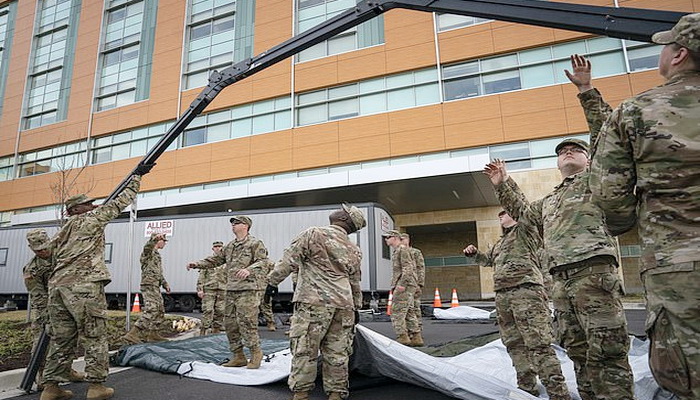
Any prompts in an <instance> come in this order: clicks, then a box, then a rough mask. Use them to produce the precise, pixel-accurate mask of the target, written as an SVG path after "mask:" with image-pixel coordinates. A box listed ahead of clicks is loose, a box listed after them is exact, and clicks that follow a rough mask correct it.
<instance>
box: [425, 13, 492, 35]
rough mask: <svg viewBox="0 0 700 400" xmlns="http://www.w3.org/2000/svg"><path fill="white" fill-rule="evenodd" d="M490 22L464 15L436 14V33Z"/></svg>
mask: <svg viewBox="0 0 700 400" xmlns="http://www.w3.org/2000/svg"><path fill="white" fill-rule="evenodd" d="M491 21H492V20H490V19H486V18H478V17H469V16H466V15H455V14H437V18H436V22H437V31H438V32H445V31H449V30H452V29H458V28H464V27H467V26H472V25H477V24H483V23H484V22H491Z"/></svg>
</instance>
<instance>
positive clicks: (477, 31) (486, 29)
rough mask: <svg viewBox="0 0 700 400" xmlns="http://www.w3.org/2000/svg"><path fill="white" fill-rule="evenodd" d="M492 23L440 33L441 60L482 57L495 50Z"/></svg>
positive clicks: (447, 61)
mask: <svg viewBox="0 0 700 400" xmlns="http://www.w3.org/2000/svg"><path fill="white" fill-rule="evenodd" d="M490 25H491V24H480V25H476V26H473V27H468V28H465V29H455V30H452V31H447V32H445V33H441V34H440V36H439V37H440V42H439V45H440V62H441V63H450V62H455V61H461V60H469V59H472V58H480V57H483V56H484V55H487V54H491V53H493V52H494V49H495V46H494V42H493V34H492V31H491V29H490Z"/></svg>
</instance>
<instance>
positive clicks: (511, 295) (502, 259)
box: [464, 211, 571, 400]
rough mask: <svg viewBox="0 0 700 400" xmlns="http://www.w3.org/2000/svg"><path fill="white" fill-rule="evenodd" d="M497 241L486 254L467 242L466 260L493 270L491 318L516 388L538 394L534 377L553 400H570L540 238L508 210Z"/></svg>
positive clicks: (531, 227)
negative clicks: (495, 320)
mask: <svg viewBox="0 0 700 400" xmlns="http://www.w3.org/2000/svg"><path fill="white" fill-rule="evenodd" d="M498 219H499V220H500V222H501V227H502V228H503V236H501V239H500V240H499V241H498V242H497V243H496V245H495V246H493V247H492V248H491V249H489V250H488V251H487V252H486V253H482V252H480V251H478V249H477V248H476V247H475V246H474V245H472V244H470V245H469V246H467V247H466V248H465V249H464V254H465V255H466V256H467V257H470V256H475V257H474V258H475V261H476V263H477V264H479V265H483V266H488V267H494V268H495V270H494V273H493V280H494V289H495V291H496V315H497V318H498V328H499V330H500V331H501V340H502V341H503V344H504V345H505V346H506V349H507V350H508V354H509V355H510V358H511V360H512V361H513V366H514V367H515V372H516V375H517V379H518V387H519V388H520V389H522V390H524V391H526V392H528V393H530V394H532V395H533V396H539V390H538V389H537V376H538V375H539V377H540V380H541V381H542V384H543V385H544V387H545V388H546V389H547V394H549V398H550V399H552V400H562V399H563V400H570V399H571V396H570V395H569V390H568V389H567V387H566V383H565V380H564V375H563V374H562V372H561V364H560V363H559V359H558V358H557V355H556V353H555V352H554V349H553V348H552V346H551V345H552V341H553V337H552V319H551V317H550V312H549V305H548V304H547V293H546V290H545V288H544V281H543V279H542V273H541V271H540V265H539V263H540V260H539V250H540V248H541V247H542V237H541V236H540V233H539V232H538V230H537V228H536V227H535V226H534V225H527V224H519V223H517V222H516V221H514V220H513V218H511V217H510V215H508V213H507V212H505V211H501V212H500V213H498Z"/></svg>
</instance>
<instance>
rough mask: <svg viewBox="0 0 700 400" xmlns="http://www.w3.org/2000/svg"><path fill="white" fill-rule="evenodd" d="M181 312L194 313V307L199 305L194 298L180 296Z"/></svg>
mask: <svg viewBox="0 0 700 400" xmlns="http://www.w3.org/2000/svg"><path fill="white" fill-rule="evenodd" d="M179 300H180V311H182V312H192V310H194V307H195V306H196V305H197V301H196V300H195V299H194V296H190V295H184V296H180V298H179Z"/></svg>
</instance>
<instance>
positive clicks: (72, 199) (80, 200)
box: [65, 193, 95, 210]
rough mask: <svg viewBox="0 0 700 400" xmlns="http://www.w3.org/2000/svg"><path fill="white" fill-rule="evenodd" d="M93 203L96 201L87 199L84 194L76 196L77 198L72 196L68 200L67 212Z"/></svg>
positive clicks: (90, 198)
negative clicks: (81, 205)
mask: <svg viewBox="0 0 700 400" xmlns="http://www.w3.org/2000/svg"><path fill="white" fill-rule="evenodd" d="M93 201H95V199H93V198H92V197H87V195H85V194H84V193H81V194H76V195H75V196H71V197H69V198H68V199H67V200H66V203H65V204H66V210H70V209H71V208H73V207H75V206H77V205H79V204H85V203H92V202H93Z"/></svg>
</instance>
